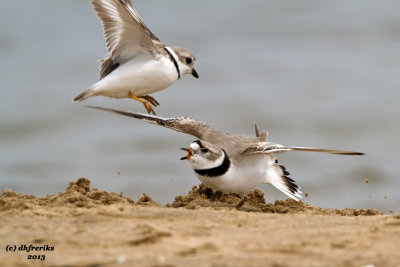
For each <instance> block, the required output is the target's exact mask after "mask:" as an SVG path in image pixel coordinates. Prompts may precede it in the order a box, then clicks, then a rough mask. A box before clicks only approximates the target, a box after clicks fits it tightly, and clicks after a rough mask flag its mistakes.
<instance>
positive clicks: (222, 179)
mask: <svg viewBox="0 0 400 267" xmlns="http://www.w3.org/2000/svg"><path fill="white" fill-rule="evenodd" d="M268 160H269V158H268V157H264V156H259V155H257V156H253V157H249V158H248V159H245V160H242V161H241V162H239V163H238V164H237V165H234V164H232V165H231V167H230V168H229V170H228V171H227V172H226V173H225V174H224V175H221V176H217V177H206V176H201V175H197V177H198V178H199V180H200V181H201V182H202V183H203V184H205V185H208V186H211V187H213V188H215V189H217V190H219V191H223V192H230V193H247V192H249V191H251V190H254V189H255V188H257V186H259V185H260V184H263V183H266V182H267V181H266V171H267V166H268Z"/></svg>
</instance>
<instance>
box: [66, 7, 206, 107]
mask: <svg viewBox="0 0 400 267" xmlns="http://www.w3.org/2000/svg"><path fill="white" fill-rule="evenodd" d="M92 5H93V7H94V10H95V11H96V13H97V16H98V17H99V18H100V20H101V23H102V25H103V30H104V35H105V39H106V44H107V49H108V54H107V55H106V57H105V58H104V59H102V60H101V61H100V63H101V64H100V80H99V81H98V82H97V83H95V84H93V85H92V86H91V87H90V88H89V89H87V90H86V91H84V92H83V93H81V94H79V95H78V96H76V97H75V98H74V99H73V101H82V100H85V99H87V98H89V97H92V96H97V95H103V96H108V97H113V98H132V99H134V100H137V101H139V102H140V103H142V104H143V105H144V106H145V108H146V110H147V112H148V113H153V114H155V112H154V110H153V107H152V106H151V105H153V106H157V105H159V103H158V101H157V100H156V99H155V98H153V97H151V96H149V94H151V93H154V92H157V91H160V90H163V89H165V88H167V87H168V86H170V85H171V84H173V83H174V82H175V81H177V80H179V79H180V77H181V76H183V75H185V74H192V75H193V76H194V77H196V78H199V75H198V74H197V72H196V70H195V69H194V64H195V57H194V56H193V54H192V53H191V52H190V51H188V50H187V49H185V48H183V47H179V46H171V47H169V46H165V45H164V44H163V43H162V42H161V41H160V40H159V39H158V38H157V37H156V36H155V35H154V34H153V33H152V32H151V31H150V30H149V29H148V28H147V26H146V25H145V24H144V23H143V21H142V20H141V18H140V17H139V14H138V13H137V11H136V10H135V8H134V7H133V5H132V3H131V1H130V0H92Z"/></svg>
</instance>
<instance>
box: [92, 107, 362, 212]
mask: <svg viewBox="0 0 400 267" xmlns="http://www.w3.org/2000/svg"><path fill="white" fill-rule="evenodd" d="M90 108H95V109H100V110H105V111H110V112H114V113H117V114H121V115H125V116H129V117H133V118H136V119H140V120H143V121H146V122H148V123H152V124H157V125H160V126H163V127H166V128H170V129H172V130H175V131H178V132H182V133H185V134H189V135H192V136H194V137H196V138H198V140H196V141H194V142H192V143H191V144H190V146H189V148H182V149H183V150H185V151H187V153H188V154H187V156H185V157H182V158H181V159H182V160H185V159H186V160H188V161H189V162H190V164H191V165H192V168H193V170H194V172H195V173H196V175H197V177H198V178H199V180H200V181H201V182H202V183H203V184H205V185H208V186H211V187H213V188H214V189H216V190H218V191H222V192H230V193H239V194H240V195H241V201H240V203H239V204H238V205H237V206H236V208H240V207H241V206H242V205H243V203H244V195H245V193H247V192H249V191H251V190H253V189H255V188H256V187H257V186H259V185H260V184H264V183H265V184H271V185H273V186H274V187H276V188H277V189H278V190H280V191H281V192H282V193H284V194H285V195H287V196H288V197H290V198H292V199H294V200H296V201H299V199H300V198H302V196H301V194H302V192H301V191H300V188H299V187H298V186H297V184H296V182H295V181H294V180H293V179H291V178H289V177H288V175H290V174H289V172H288V171H287V170H286V168H285V167H284V166H282V165H279V164H278V160H277V158H276V157H275V156H274V153H281V152H286V151H309V152H323V153H330V154H339V155H364V153H360V152H352V151H344V150H330V149H321V148H310V147H292V146H283V145H279V144H275V143H271V142H268V141H267V132H261V133H260V132H259V131H258V129H257V126H256V125H255V130H256V137H255V138H252V137H248V136H232V135H229V134H227V133H225V132H222V131H220V130H217V129H214V128H212V127H211V126H209V125H207V124H205V123H203V122H200V121H196V120H193V119H190V118H183V117H180V118H162V117H158V116H152V115H145V114H141V113H136V112H129V111H120V110H115V109H108V108H102V107H94V106H90Z"/></svg>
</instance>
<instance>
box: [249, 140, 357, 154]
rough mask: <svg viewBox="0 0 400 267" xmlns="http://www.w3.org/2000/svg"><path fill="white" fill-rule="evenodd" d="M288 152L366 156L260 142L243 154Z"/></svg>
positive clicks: (342, 151) (350, 152) (348, 152)
mask: <svg viewBox="0 0 400 267" xmlns="http://www.w3.org/2000/svg"><path fill="white" fill-rule="evenodd" d="M286 151H307V152H322V153H329V154H338V155H364V153H361V152H353V151H346V150H332V149H323V148H311V147H292V146H283V145H279V144H274V143H269V142H258V143H255V144H252V145H250V146H249V147H248V148H247V149H245V150H244V151H243V152H242V153H243V154H247V155H254V154H271V153H279V152H286Z"/></svg>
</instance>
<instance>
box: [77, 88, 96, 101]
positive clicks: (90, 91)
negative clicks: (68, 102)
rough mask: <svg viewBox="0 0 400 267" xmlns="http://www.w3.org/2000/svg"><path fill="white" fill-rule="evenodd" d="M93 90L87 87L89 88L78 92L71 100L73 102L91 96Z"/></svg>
mask: <svg viewBox="0 0 400 267" xmlns="http://www.w3.org/2000/svg"><path fill="white" fill-rule="evenodd" d="M93 91H94V90H93V89H92V88H89V89H87V90H85V91H83V92H82V93H80V94H79V95H77V96H76V97H74V99H72V101H73V102H75V101H82V100H85V99H87V98H89V97H91V96H93Z"/></svg>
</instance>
